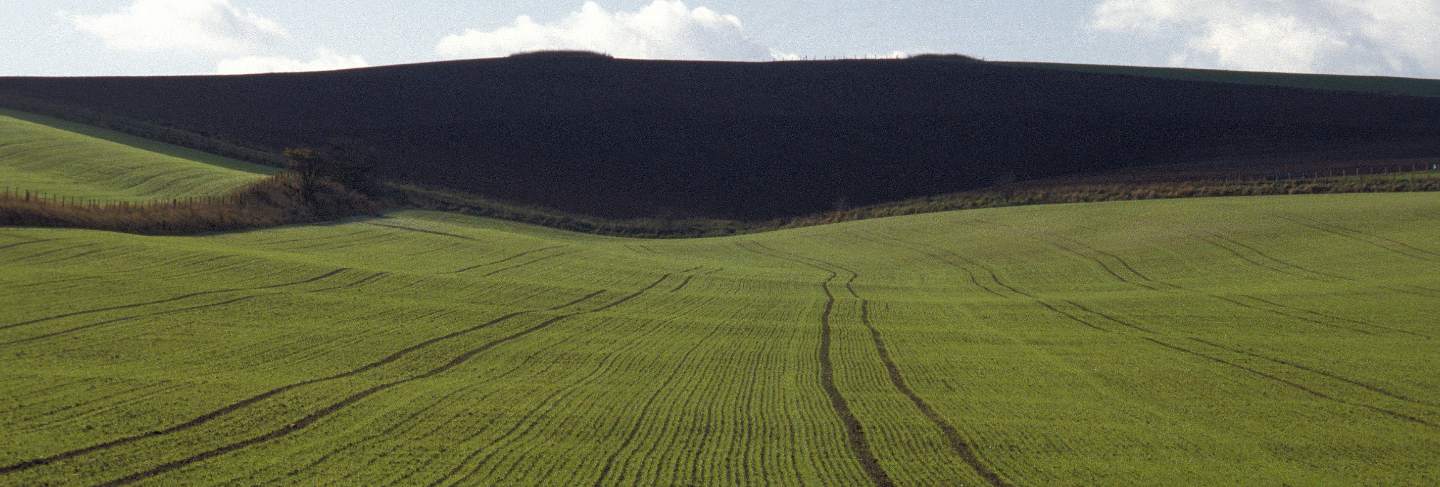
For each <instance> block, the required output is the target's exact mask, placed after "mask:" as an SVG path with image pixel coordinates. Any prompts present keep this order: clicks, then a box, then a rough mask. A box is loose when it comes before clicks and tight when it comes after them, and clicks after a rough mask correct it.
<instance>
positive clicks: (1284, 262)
mask: <svg viewBox="0 0 1440 487" xmlns="http://www.w3.org/2000/svg"><path fill="white" fill-rule="evenodd" d="M1211 236H1212V237H1214V238H1215V239H1216V240H1220V241H1223V242H1225V243H1228V244H1230V245H1234V246H1236V247H1239V248H1242V249H1245V250H1248V251H1250V252H1251V253H1253V254H1255V255H1257V256H1259V257H1260V258H1261V259H1265V260H1268V261H1271V262H1274V263H1275V264H1278V265H1279V266H1281V267H1284V268H1289V269H1294V270H1296V271H1299V272H1303V273H1307V274H1313V275H1316V276H1321V277H1325V278H1329V279H1333V280H1337V281H1351V282H1353V281H1355V280H1354V279H1351V278H1349V277H1345V276H1341V275H1338V274H1331V273H1328V272H1322V271H1317V270H1314V269H1310V268H1308V267H1304V266H1301V265H1299V264H1295V263H1293V262H1290V261H1288V260H1284V259H1280V258H1277V257H1273V256H1271V255H1269V254H1266V253H1265V252H1262V251H1260V249H1257V248H1255V247H1253V246H1251V245H1249V244H1246V243H1245V242H1241V241H1238V240H1235V239H1233V238H1230V237H1227V236H1225V235H1221V234H1219V233H1214V234H1211ZM1309 279H1315V278H1314V277H1310V278H1309Z"/></svg>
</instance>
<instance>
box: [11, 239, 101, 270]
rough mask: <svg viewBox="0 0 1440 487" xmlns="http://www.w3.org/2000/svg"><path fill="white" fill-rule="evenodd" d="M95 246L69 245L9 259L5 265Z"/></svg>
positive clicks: (86, 244) (90, 244)
mask: <svg viewBox="0 0 1440 487" xmlns="http://www.w3.org/2000/svg"><path fill="white" fill-rule="evenodd" d="M97 245H100V244H98V243H94V242H91V243H82V244H76V245H71V246H68V247H60V248H58V249H50V250H44V251H40V252H36V253H33V254H30V255H26V256H23V257H20V258H17V259H11V260H9V261H7V262H6V264H18V263H21V262H25V261H28V260H31V259H35V258H38V257H44V256H47V255H54V254H58V253H61V252H65V251H69V250H75V249H84V248H89V247H94V246H97ZM26 264H27V265H39V263H37V262H26Z"/></svg>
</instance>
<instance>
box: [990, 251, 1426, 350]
mask: <svg viewBox="0 0 1440 487" xmlns="http://www.w3.org/2000/svg"><path fill="white" fill-rule="evenodd" d="M995 225H999V226H1004V227H1007V228H1012V229H1013V228H1014V227H1010V226H1008V225H1003V224H995ZM1017 230H1018V229H1017ZM1032 238H1036V237H1033V236H1032ZM1069 240H1071V241H1072V242H1074V243H1075V244H1076V245H1079V246H1081V247H1083V248H1087V249H1090V250H1092V251H1094V252H1097V253H1101V254H1104V255H1108V256H1110V257H1111V258H1113V259H1115V260H1117V261H1119V262H1122V263H1123V262H1125V261H1124V260H1123V259H1121V258H1120V257H1119V256H1116V255H1114V254H1111V253H1108V252H1105V251H1101V250H1098V249H1095V248H1094V247H1090V246H1089V245H1086V244H1085V243H1083V242H1079V241H1078V240H1074V239H1069ZM1125 268H1126V269H1130V270H1131V271H1132V272H1133V273H1134V274H1135V275H1136V276H1138V277H1140V278H1141V279H1143V280H1148V281H1149V282H1150V283H1153V284H1157V285H1160V286H1163V287H1166V288H1168V289H1169V290H1172V291H1184V292H1187V293H1191V294H1194V295H1198V296H1209V297H1211V298H1214V299H1217V300H1220V301H1224V302H1226V303H1230V304H1232V305H1235V306H1239V307H1242V308H1247V309H1251V310H1256V311H1261V312H1266V313H1270V314H1274V315H1277V316H1283V317H1286V318H1290V319H1293V320H1297V321H1301V322H1305V323H1310V324H1314V325H1319V326H1324V327H1328V328H1336V329H1343V330H1348V331H1352V332H1355V333H1360V334H1363V335H1371V336H1374V335H1375V333H1374V332H1371V331H1369V330H1365V329H1361V328H1355V327H1352V326H1346V325H1342V324H1339V322H1346V323H1351V324H1356V325H1360V326H1366V327H1371V328H1377V329H1383V330H1386V331H1390V332H1396V333H1403V334H1408V335H1412V336H1417V337H1422V338H1427V339H1428V338H1430V337H1429V336H1426V335H1422V334H1418V333H1415V332H1411V331H1407V330H1402V329H1398V328H1393V327H1387V326H1383V325H1376V324H1374V323H1366V322H1361V321H1356V320H1351V319H1348V318H1343V317H1338V316H1333V315H1328V314H1325V313H1320V312H1317V311H1312V310H1307V309H1302V308H1296V307H1292V306H1286V305H1282V304H1279V303H1275V302H1273V301H1268V300H1264V299H1260V298H1256V297H1253V296H1248V295H1242V296H1241V297H1243V298H1246V299H1250V300H1253V301H1256V302H1259V303H1262V304H1264V306H1262V305H1255V304H1251V303H1245V302H1242V301H1239V300H1236V299H1233V298H1230V297H1226V296H1222V295H1219V294H1212V293H1202V292H1197V291H1194V290H1192V289H1189V288H1186V287H1183V286H1180V285H1177V284H1173V283H1169V282H1166V281H1162V280H1155V279H1151V278H1149V277H1147V276H1145V275H1144V274H1141V273H1139V272H1138V271H1134V268H1133V267H1132V266H1130V265H1129V264H1128V263H1125ZM1116 277H1117V278H1119V279H1120V280H1121V281H1123V282H1126V283H1128V284H1132V285H1136V286H1137V287H1140V288H1143V289H1148V290H1151V291H1156V292H1165V290H1161V289H1157V288H1155V287H1152V286H1149V285H1145V284H1142V283H1139V282H1135V281H1132V280H1128V279H1124V278H1120V277H1119V276H1116ZM1295 312H1300V313H1306V314H1310V315H1313V316H1319V317H1322V318H1325V319H1327V320H1329V322H1326V321H1321V320H1319V319H1315V318H1311V317H1307V316H1302V315H1297V314H1295Z"/></svg>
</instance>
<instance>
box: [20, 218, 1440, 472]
mask: <svg viewBox="0 0 1440 487" xmlns="http://www.w3.org/2000/svg"><path fill="white" fill-rule="evenodd" d="M1437 238H1440V195H1435V194H1426V193H1417V194H1374V195H1321V196H1277V197H1251V198H1213V199H1195V200H1167V201H1148V202H1126V203H1099V204H1085V205H1054V206H1034V207H1022V208H1008V209H992V210H973V211H963V212H949V213H936V214H928V215H918V216H908V217H898V218H889V219H880V220H869V221H861V222H851V223H842V224H835V225H828V226H819V227H811V228H804V229H796V230H786V231H778V232H771V233H765V234H757V235H751V236H743V237H727V238H710V239H693V240H637V239H620V238H605V237H596V236H591V235H581V234H572V233H565V232H559V231H554V230H547V229H541V228H536V227H528V226H523V225H518V224H513V223H506V222H500V221H494V220H485V219H477V218H470V217H462V216H457V215H452V214H444V213H429V212H399V213H393V214H390V215H389V216H387V217H385V218H379V219H367V220H357V221H351V222H345V223H342V224H335V225H319V226H302V227H285V228H277V229H271V230H264V231H252V232H244V233H235V234H223V235H213V236H204V237H141V236H132V235H124V234H114V233H104V232H94V231H81V230H42V229H20V228H8V229H0V270H3V272H0V362H3V364H4V366H3V367H0V438H3V440H0V484H7V485H38V484H47V483H55V484H95V483H106V482H113V483H115V484H126V483H132V482H139V481H145V480H148V481H153V482H154V483H159V484H186V485H189V484H232V485H235V484H243V485H274V484H304V485H313V484H320V483H336V484H351V485H391V484H419V485H446V484H451V483H461V484H474V485H495V484H504V483H513V484H549V485H583V484H605V485H714V484H788V485H794V484H810V485H864V484H879V483H886V482H893V483H895V484H900V485H935V484H946V485H953V484H957V483H963V484H985V483H990V484H1006V485H1008V484H1017V485H1031V484H1038V485H1055V484H1065V485H1095V484H1138V485H1157V484H1166V485H1174V484H1182V485H1194V484H1224V485H1240V484H1243V485H1255V484H1260V485H1275V484H1290V485H1316V484H1378V485H1428V484H1435V483H1436V482H1437V481H1440V461H1437V458H1440V374H1437V373H1436V371H1437V370H1440V351H1437V348H1436V340H1437V339H1440V319H1437V317H1436V315H1435V312H1436V309H1437V308H1436V306H1435V305H1436V303H1440V245H1437V244H1436V242H1437Z"/></svg>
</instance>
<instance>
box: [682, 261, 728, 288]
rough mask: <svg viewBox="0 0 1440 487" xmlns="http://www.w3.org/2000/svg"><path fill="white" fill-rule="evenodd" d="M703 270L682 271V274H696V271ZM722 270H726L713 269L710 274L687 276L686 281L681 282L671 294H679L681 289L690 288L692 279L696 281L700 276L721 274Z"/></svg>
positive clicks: (698, 268)
mask: <svg viewBox="0 0 1440 487" xmlns="http://www.w3.org/2000/svg"><path fill="white" fill-rule="evenodd" d="M701 269H704V267H696V268H693V269H690V270H687V271H682V272H687V273H689V272H695V271H698V270H701ZM722 270H724V269H723V268H720V267H717V268H715V269H713V270H710V271H708V272H702V273H699V274H687V275H686V276H685V280H684V281H681V282H680V284H679V285H677V286H675V288H674V289H671V290H670V292H671V293H678V292H680V290H681V289H685V287H686V286H689V285H690V281H691V280H692V279H695V278H696V277H700V276H708V275H711V274H714V273H716V272H720V271H722Z"/></svg>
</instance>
